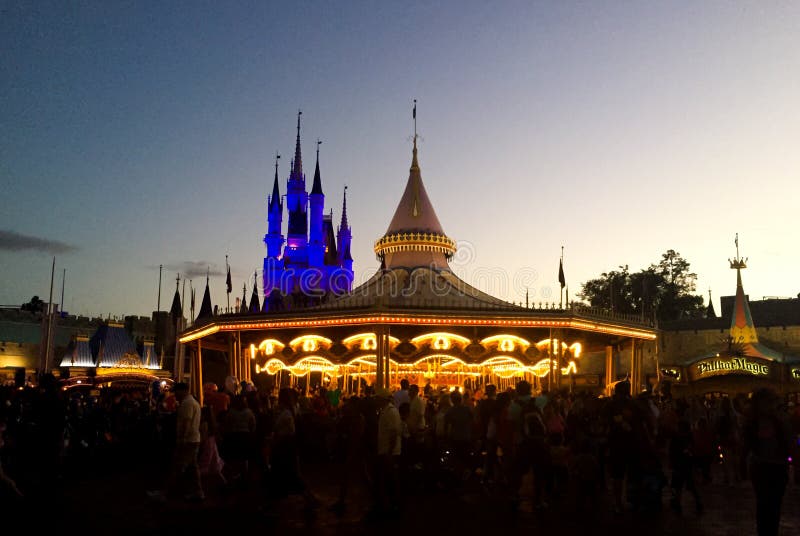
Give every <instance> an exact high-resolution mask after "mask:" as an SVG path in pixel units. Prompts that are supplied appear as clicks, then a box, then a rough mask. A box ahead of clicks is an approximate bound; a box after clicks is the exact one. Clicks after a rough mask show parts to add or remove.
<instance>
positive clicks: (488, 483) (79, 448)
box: [0, 376, 800, 534]
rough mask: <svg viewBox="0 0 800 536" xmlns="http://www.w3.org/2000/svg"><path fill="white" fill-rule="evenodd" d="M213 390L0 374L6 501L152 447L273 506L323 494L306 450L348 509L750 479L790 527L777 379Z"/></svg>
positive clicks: (767, 517)
mask: <svg viewBox="0 0 800 536" xmlns="http://www.w3.org/2000/svg"><path fill="white" fill-rule="evenodd" d="M202 398H203V402H204V403H203V405H202V407H201V405H200V404H199V403H198V400H196V399H195V398H194V397H193V396H192V395H191V394H190V392H189V386H188V385H186V384H183V383H176V384H175V385H174V386H173V388H172V389H165V388H164V386H163V385H161V384H154V385H153V386H151V387H150V388H148V389H140V390H135V389H134V390H130V389H129V390H113V389H112V390H108V391H104V392H102V393H100V392H89V391H80V390H64V389H62V388H61V387H60V385H59V384H58V381H57V380H56V379H55V378H53V377H52V376H45V377H43V378H42V379H41V381H40V383H39V385H38V387H36V388H17V387H14V386H6V387H4V388H2V391H0V438H2V440H3V442H4V446H3V448H2V451H0V453H1V454H2V457H0V462H2V463H1V464H0V479H1V480H2V494H3V500H6V501H8V500H16V501H20V502H24V501H25V500H26V497H27V496H29V495H30V494H32V493H35V492H36V490H37V489H41V488H42V487H45V488H48V489H53V483H54V482H55V481H56V480H57V479H58V478H62V477H65V476H66V477H68V476H69V475H70V474H72V472H76V471H86V470H87V467H88V466H94V467H98V466H99V465H101V464H102V461H103V460H113V459H120V457H122V458H124V457H125V455H126V453H139V454H141V453H143V452H144V453H148V454H149V455H150V456H151V457H152V458H153V459H154V460H161V461H162V462H163V463H164V464H165V466H168V467H169V471H168V472H167V474H168V477H167V478H165V479H164V481H163V482H153V484H154V486H153V489H150V490H148V494H149V495H150V497H151V498H152V499H153V500H157V501H167V500H169V499H170V498H171V497H179V498H181V500H183V499H185V500H189V501H203V500H204V499H205V496H206V493H208V492H209V491H211V490H214V491H220V492H224V493H231V492H235V491H236V490H240V489H256V490H258V492H259V493H263V507H262V509H263V511H264V512H265V513H267V514H272V515H274V514H275V513H276V512H277V511H278V508H279V505H280V504H281V501H282V500H283V499H284V498H286V497H288V496H290V495H297V496H301V497H302V498H303V499H304V501H305V504H306V507H307V508H308V509H315V508H319V507H320V506H321V504H320V500H319V499H317V497H316V496H315V494H314V492H313V489H312V488H311V487H310V486H309V485H308V482H307V481H306V480H305V479H304V478H303V471H302V470H301V467H302V466H303V464H304V463H306V462H310V463H321V464H328V467H329V468H330V470H331V471H335V472H337V476H336V478H337V481H338V483H339V494H338V498H337V500H336V502H335V503H333V504H330V505H327V506H328V507H329V508H331V509H332V510H333V511H334V512H336V513H338V514H342V513H344V512H345V511H346V510H347V509H348V508H349V507H350V506H351V505H352V501H351V496H352V493H353V487H354V486H356V485H363V486H365V487H366V488H367V489H369V490H370V496H371V497H372V500H373V504H372V507H371V509H370V511H369V515H370V516H371V517H375V518H384V517H392V516H398V515H401V514H402V513H403V508H404V497H407V496H408V494H409V493H418V492H431V493H438V492H441V491H452V490H457V489H459V488H462V487H469V486H475V487H480V488H482V489H484V490H487V491H489V492H491V493H493V494H496V496H501V497H504V498H505V500H506V501H507V504H508V506H509V509H510V511H511V512H512V513H513V512H515V511H516V510H517V509H518V508H519V505H520V502H521V500H522V497H524V496H527V495H530V496H532V501H533V508H535V509H540V510H543V509H547V508H550V507H552V506H554V505H557V504H564V503H565V502H570V503H571V504H572V505H573V506H574V507H575V508H576V509H578V510H579V511H587V512H590V511H592V509H595V508H598V505H603V504H608V505H609V508H611V509H612V510H613V512H614V513H615V514H619V515H622V514H624V512H626V511H629V510H633V511H640V512H650V511H658V510H660V509H662V508H663V507H668V508H671V509H672V510H674V511H675V512H676V513H678V514H681V513H683V512H684V510H686V509H689V508H691V509H692V510H693V513H694V514H695V515H702V513H703V511H704V501H703V490H704V489H705V486H704V484H707V483H708V482H710V481H711V479H720V480H721V481H722V482H723V483H724V484H727V485H731V486H735V485H738V483H739V482H742V481H744V480H750V482H751V484H752V486H753V489H754V491H755V496H756V521H757V526H758V533H759V534H777V533H778V523H779V519H780V509H781V503H782V498H783V494H784V491H785V489H786V485H787V483H788V479H789V477H790V468H791V460H792V457H793V456H794V457H797V455H798V454H800V449H798V438H800V408H797V407H794V406H793V405H791V404H787V403H784V401H783V400H782V399H781V398H780V397H778V396H777V395H776V394H775V393H774V392H772V391H770V390H767V389H762V390H759V391H756V392H754V393H752V394H751V395H748V396H745V395H740V396H736V397H733V398H727V397H723V398H718V399H708V398H703V397H686V398H678V397H673V396H671V395H670V393H669V390H667V389H665V390H662V391H660V393H659V394H658V395H655V394H653V393H642V394H638V395H636V396H632V395H631V392H630V384H629V383H628V382H625V381H623V382H619V383H617V384H616V387H615V389H614V393H613V395H612V396H609V397H598V396H596V395H593V394H590V393H588V392H578V393H568V392H566V391H557V392H552V393H547V392H541V393H533V392H532V389H531V385H530V384H529V383H528V382H526V381H520V382H518V383H517V384H516V386H515V387H514V388H509V389H507V390H503V391H498V389H497V388H496V387H495V386H493V385H486V386H484V387H483V388H482V389H476V390H471V389H469V388H468V386H459V387H452V386H451V387H448V388H439V389H436V388H434V387H433V386H431V385H430V384H428V385H425V386H423V387H420V386H418V385H409V384H408V381H407V380H402V381H401V385H400V388H399V389H397V390H395V391H394V392H391V391H390V390H388V389H385V388H371V387H365V388H364V389H363V394H362V395H360V396H343V395H342V393H341V392H340V391H339V390H338V389H336V388H332V389H326V388H324V387H317V388H316V389H312V390H307V391H300V390H297V389H294V388H290V387H283V388H280V389H277V388H274V389H272V390H269V391H262V390H258V389H256V388H255V386H254V385H253V384H251V383H247V382H238V381H237V380H236V379H235V378H232V377H229V378H227V379H226V380H225V382H224V383H223V384H222V385H216V384H213V383H209V384H206V385H204V386H203V397H202ZM109 463H110V462H109ZM712 468H713V470H712ZM793 476H795V475H793ZM525 490H530V492H529V493H525ZM665 490H667V491H668V493H667V494H666V495H667V496H668V497H669V499H668V500H666V501H664V500H663V497H664V496H665V493H664V492H665ZM684 492H687V493H688V496H686V493H684ZM604 498H606V499H607V500H603V499H604ZM662 503H663V504H662Z"/></svg>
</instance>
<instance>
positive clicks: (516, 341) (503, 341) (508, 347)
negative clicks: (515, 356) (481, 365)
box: [481, 334, 531, 352]
mask: <svg viewBox="0 0 800 536" xmlns="http://www.w3.org/2000/svg"><path fill="white" fill-rule="evenodd" d="M494 343H497V348H498V349H499V350H500V351H502V352H513V351H514V350H515V348H516V347H517V346H519V347H520V351H521V352H524V351H525V350H527V349H528V347H530V345H531V343H530V341H528V340H527V339H523V338H522V337H518V336H517V335H508V334H503V335H492V336H491V337H486V338H485V339H482V340H481V344H482V345H484V346H486V347H488V346H489V345H491V344H494Z"/></svg>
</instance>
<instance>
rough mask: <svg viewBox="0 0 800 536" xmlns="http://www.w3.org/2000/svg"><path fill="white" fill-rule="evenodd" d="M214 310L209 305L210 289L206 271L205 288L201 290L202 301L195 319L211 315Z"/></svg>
mask: <svg viewBox="0 0 800 536" xmlns="http://www.w3.org/2000/svg"><path fill="white" fill-rule="evenodd" d="M213 314H214V311H213V308H212V307H211V289H210V288H209V286H208V274H207V273H206V290H205V292H203V301H202V303H201V304H200V312H199V313H197V320H200V319H202V318H207V317H210V316H213Z"/></svg>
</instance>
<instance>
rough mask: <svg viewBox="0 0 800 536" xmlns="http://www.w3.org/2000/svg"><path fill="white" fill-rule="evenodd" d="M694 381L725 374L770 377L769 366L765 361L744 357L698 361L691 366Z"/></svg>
mask: <svg viewBox="0 0 800 536" xmlns="http://www.w3.org/2000/svg"><path fill="white" fill-rule="evenodd" d="M692 372H693V373H694V374H693V376H694V379H701V378H705V377H708V376H722V375H726V374H752V375H753V376H761V377H766V376H769V375H770V364H769V363H768V362H765V361H761V360H755V359H747V358H746V357H732V358H730V359H727V358H720V357H717V358H711V359H704V360H703V361H698V362H697V363H695V364H694V365H693V366H692Z"/></svg>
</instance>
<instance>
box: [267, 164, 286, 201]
mask: <svg viewBox="0 0 800 536" xmlns="http://www.w3.org/2000/svg"><path fill="white" fill-rule="evenodd" d="M280 158H281V155H280V154H278V153H275V182H273V183H272V196H271V197H270V198H269V208H270V210H272V209H273V207H276V208H277V209H278V210H283V203H281V191H280V188H279V187H278V160H280Z"/></svg>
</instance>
